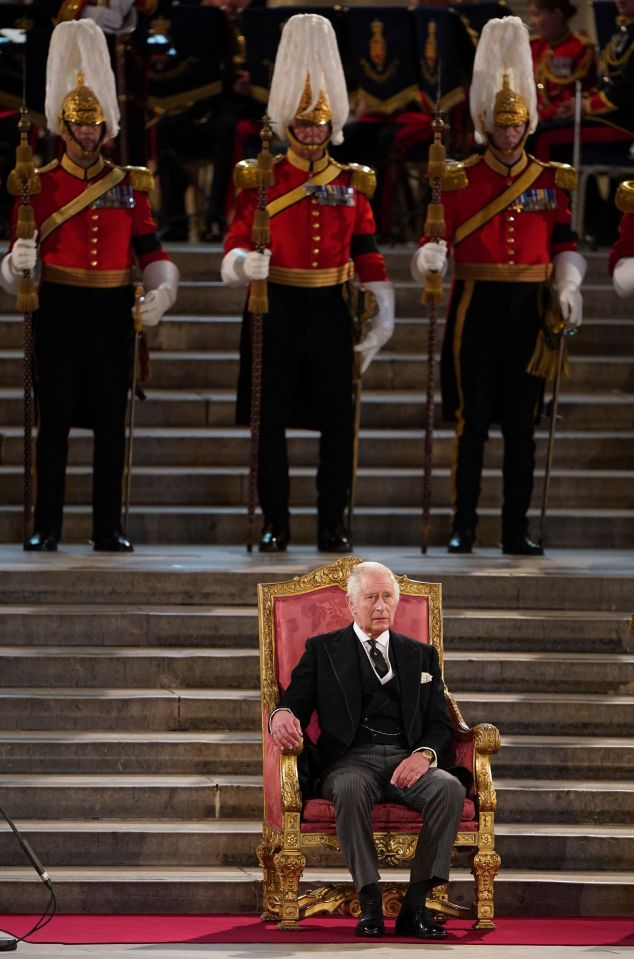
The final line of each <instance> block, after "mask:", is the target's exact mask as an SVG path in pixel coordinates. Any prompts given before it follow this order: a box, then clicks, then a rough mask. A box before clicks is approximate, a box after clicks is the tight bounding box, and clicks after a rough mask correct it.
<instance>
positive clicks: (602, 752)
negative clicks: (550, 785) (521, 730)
mask: <svg viewBox="0 0 634 959" xmlns="http://www.w3.org/2000/svg"><path fill="white" fill-rule="evenodd" d="M633 768H634V739H625V738H623V739H614V738H612V739H609V738H607V737H592V736H579V737H574V736H512V735H509V734H505V735H504V737H503V739H502V746H501V748H500V751H499V752H498V753H496V755H495V756H494V757H493V778H494V780H495V779H497V777H498V776H500V777H501V778H506V779H514V778H518V779H548V778H549V777H550V778H552V779H590V778H592V777H593V776H594V777H596V778H600V779H601V780H608V779H612V780H618V779H628V778H630V776H631V772H632V769H633Z"/></svg>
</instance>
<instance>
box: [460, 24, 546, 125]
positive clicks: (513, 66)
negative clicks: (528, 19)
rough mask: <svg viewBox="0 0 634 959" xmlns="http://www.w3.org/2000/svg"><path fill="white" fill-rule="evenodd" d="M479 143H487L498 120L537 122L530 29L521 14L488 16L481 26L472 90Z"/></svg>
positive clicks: (502, 123) (473, 111)
mask: <svg viewBox="0 0 634 959" xmlns="http://www.w3.org/2000/svg"><path fill="white" fill-rule="evenodd" d="M469 104H470V108H471V118H472V120H473V125H474V127H475V131H476V140H477V141H478V143H486V142H487V141H488V138H489V135H490V134H491V133H492V132H493V127H494V125H495V124H498V125H499V126H503V127H510V126H517V125H519V124H526V134H528V133H532V132H533V130H534V129H535V127H536V126H537V90H536V87H535V76H534V73H533V58H532V55H531V46H530V41H529V38H528V29H527V27H526V26H525V24H524V23H522V21H521V20H520V18H519V17H501V18H499V19H494V20H489V21H488V22H487V23H486V24H485V25H484V27H483V28H482V33H481V34H480V40H479V41H478V47H477V49H476V55H475V60H474V63H473V78H472V81H471V90H470V93H469Z"/></svg>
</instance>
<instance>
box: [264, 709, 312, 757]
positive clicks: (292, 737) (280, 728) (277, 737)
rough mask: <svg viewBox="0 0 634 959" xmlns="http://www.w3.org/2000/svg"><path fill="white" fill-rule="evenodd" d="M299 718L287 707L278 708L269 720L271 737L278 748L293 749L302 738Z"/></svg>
mask: <svg viewBox="0 0 634 959" xmlns="http://www.w3.org/2000/svg"><path fill="white" fill-rule="evenodd" d="M303 738H304V737H303V735H302V727H301V726H300V724H299V719H297V717H296V716H293V714H292V713H291V712H289V711H288V709H280V710H279V712H277V713H275V714H274V716H273V718H272V720H271V739H272V740H273V742H274V743H275V745H276V746H277V747H278V749H281V750H284V749H295V748H296V747H297V746H299V744H300V743H301V741H302V739H303Z"/></svg>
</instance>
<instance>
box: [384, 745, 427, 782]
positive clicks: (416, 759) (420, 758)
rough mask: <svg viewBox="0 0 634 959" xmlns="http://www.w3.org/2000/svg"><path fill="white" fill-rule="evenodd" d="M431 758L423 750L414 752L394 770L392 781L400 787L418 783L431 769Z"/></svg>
mask: <svg viewBox="0 0 634 959" xmlns="http://www.w3.org/2000/svg"><path fill="white" fill-rule="evenodd" d="M429 765H430V763H429V759H428V758H427V756H424V755H423V754H422V753H421V752H418V753H412V755H411V756H408V757H407V759H404V760H403V762H402V763H399V764H398V766H397V767H396V769H395V770H394V772H393V773H392V778H391V779H390V783H391V784H392V785H393V786H396V787H397V788H398V789H407V788H408V787H409V786H413V785H414V783H417V782H418V780H419V779H420V777H421V776H424V775H425V773H426V772H427V770H428V769H429Z"/></svg>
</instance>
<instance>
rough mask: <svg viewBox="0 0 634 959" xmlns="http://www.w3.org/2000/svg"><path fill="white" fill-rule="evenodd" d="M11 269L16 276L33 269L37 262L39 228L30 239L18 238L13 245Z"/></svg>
mask: <svg viewBox="0 0 634 959" xmlns="http://www.w3.org/2000/svg"><path fill="white" fill-rule="evenodd" d="M10 262H11V269H12V270H13V272H14V273H15V275H16V276H21V275H22V273H23V272H24V270H33V269H34V268H35V264H36V263H37V230H36V231H35V233H34V234H33V238H32V239H30V240H16V241H15V243H14V244H13V246H12V247H11V261H10Z"/></svg>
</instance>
